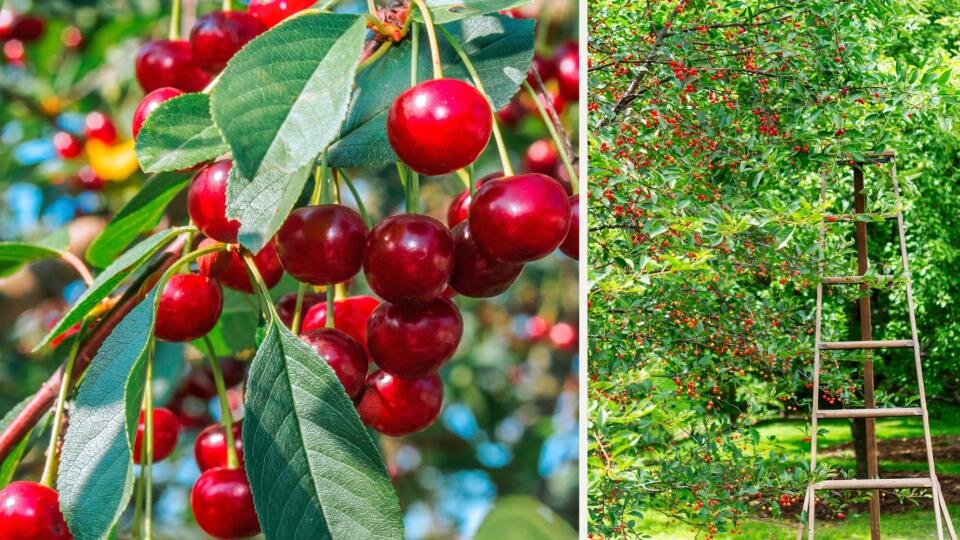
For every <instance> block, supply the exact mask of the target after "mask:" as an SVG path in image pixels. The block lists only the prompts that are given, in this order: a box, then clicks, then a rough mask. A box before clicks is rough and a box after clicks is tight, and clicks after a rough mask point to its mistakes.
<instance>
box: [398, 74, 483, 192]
mask: <svg viewBox="0 0 960 540" xmlns="http://www.w3.org/2000/svg"><path fill="white" fill-rule="evenodd" d="M492 126H493V115H492V114H491V112H490V104H489V103H488V102H487V100H486V98H484V97H483V95H482V94H481V93H480V92H479V91H477V89H476V88H474V87H473V86H470V85H469V84H467V83H465V82H463V81H461V80H458V79H435V80H430V81H425V82H422V83H420V84H418V85H416V86H414V87H413V88H410V89H409V90H407V91H406V92H404V93H402V94H400V95H399V96H397V99H395V100H394V102H393V104H392V105H391V106H390V111H389V112H388V113H387V138H389V139H390V146H391V147H392V148H393V151H394V152H396V153H397V156H399V157H400V159H401V160H403V162H404V163H406V164H407V165H409V166H410V168H411V169H413V170H415V171H417V172H420V173H423V174H428V175H434V176H436V175H441V174H447V173H449V172H453V171H455V170H457V169H460V168H462V167H466V166H467V165H469V164H471V163H473V161H474V160H475V159H477V156H479V155H480V153H481V152H483V149H484V148H486V146H487V142H488V141H489V140H490V131H491V129H492Z"/></svg>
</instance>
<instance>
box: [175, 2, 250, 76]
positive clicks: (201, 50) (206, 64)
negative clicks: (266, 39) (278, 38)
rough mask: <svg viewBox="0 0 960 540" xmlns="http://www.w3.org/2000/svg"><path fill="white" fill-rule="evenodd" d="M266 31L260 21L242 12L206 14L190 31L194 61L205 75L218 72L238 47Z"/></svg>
mask: <svg viewBox="0 0 960 540" xmlns="http://www.w3.org/2000/svg"><path fill="white" fill-rule="evenodd" d="M266 30H267V27H266V25H264V24H263V22H262V21H261V20H260V19H258V18H257V17H254V16H253V15H251V14H249V13H245V12H243V11H213V12H210V13H207V14H206V15H204V16H202V17H200V18H199V19H197V22H196V23H194V25H193V29H191V30H190V46H191V47H193V58H194V60H196V62H197V65H199V66H200V67H201V68H202V69H203V70H205V71H206V72H208V73H214V74H216V73H219V72H220V71H221V70H223V68H224V67H226V65H227V60H230V59H231V58H233V55H234V54H236V53H237V51H239V50H240V48H241V47H243V46H244V45H246V44H247V42H248V41H250V40H251V39H253V38H255V37H257V36H259V35H260V34H262V33H263V32H266Z"/></svg>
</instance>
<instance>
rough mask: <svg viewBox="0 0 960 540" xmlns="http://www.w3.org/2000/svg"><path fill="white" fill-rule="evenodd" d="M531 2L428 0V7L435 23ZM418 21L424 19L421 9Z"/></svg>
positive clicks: (513, 0) (508, 0)
mask: <svg viewBox="0 0 960 540" xmlns="http://www.w3.org/2000/svg"><path fill="white" fill-rule="evenodd" d="M528 3H530V0H471V1H470V2H464V1H463V0H459V1H455V0H427V9H429V10H430V15H431V16H432V17H433V23H434V24H444V23H448V22H453V21H458V20H460V19H464V18H466V17H473V16H475V15H485V14H487V13H496V12H498V11H501V10H504V9H511V8H515V7H519V6H522V5H524V4H528ZM414 17H415V18H416V20H417V21H420V22H422V21H423V15H421V14H420V11H419V10H415V11H414Z"/></svg>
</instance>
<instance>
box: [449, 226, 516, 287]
mask: <svg viewBox="0 0 960 540" xmlns="http://www.w3.org/2000/svg"><path fill="white" fill-rule="evenodd" d="M451 232H452V233H453V253H454V254H453V260H454V263H453V275H452V276H451V277H450V286H451V287H453V290H454V291H456V292H458V293H460V294H462V295H464V296H468V297H470V298H490V297H492V296H497V295H498V294H500V293H502V292H503V291H505V290H507V289H508V288H510V285H512V284H513V282H514V281H516V280H517V277H518V276H519V275H520V273H521V272H523V264H513V263H504V262H499V261H495V260H493V259H491V258H489V257H487V256H486V255H484V254H483V252H482V251H480V248H479V247H477V243H476V242H474V241H473V238H472V237H471V236H470V228H469V227H468V226H467V223H466V222H464V223H461V224H459V225H457V226H456V227H454V228H453V231H451Z"/></svg>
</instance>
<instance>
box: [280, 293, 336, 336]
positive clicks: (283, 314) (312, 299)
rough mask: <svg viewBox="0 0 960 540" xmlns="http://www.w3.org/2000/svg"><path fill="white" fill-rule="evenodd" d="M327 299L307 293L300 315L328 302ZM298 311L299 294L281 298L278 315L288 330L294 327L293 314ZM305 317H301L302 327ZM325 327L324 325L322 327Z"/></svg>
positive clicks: (286, 295)
mask: <svg viewBox="0 0 960 540" xmlns="http://www.w3.org/2000/svg"><path fill="white" fill-rule="evenodd" d="M326 301H327V297H326V295H323V294H317V293H305V294H304V295H303V302H302V303H301V306H300V313H302V314H304V315H305V314H306V313H307V312H308V311H310V308H312V307H313V306H315V305H317V304H320V303H323V302H326ZM296 310H297V293H288V294H285V295H283V296H281V297H280V298H279V299H278V300H277V315H279V316H280V321H281V322H283V324H284V325H286V327H287V328H290V327H291V326H292V325H293V314H294V312H295V311H296ZM334 315H336V307H334ZM304 319H305V317H304V316H301V317H300V326H301V327H303V322H304ZM320 326H323V325H320Z"/></svg>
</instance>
